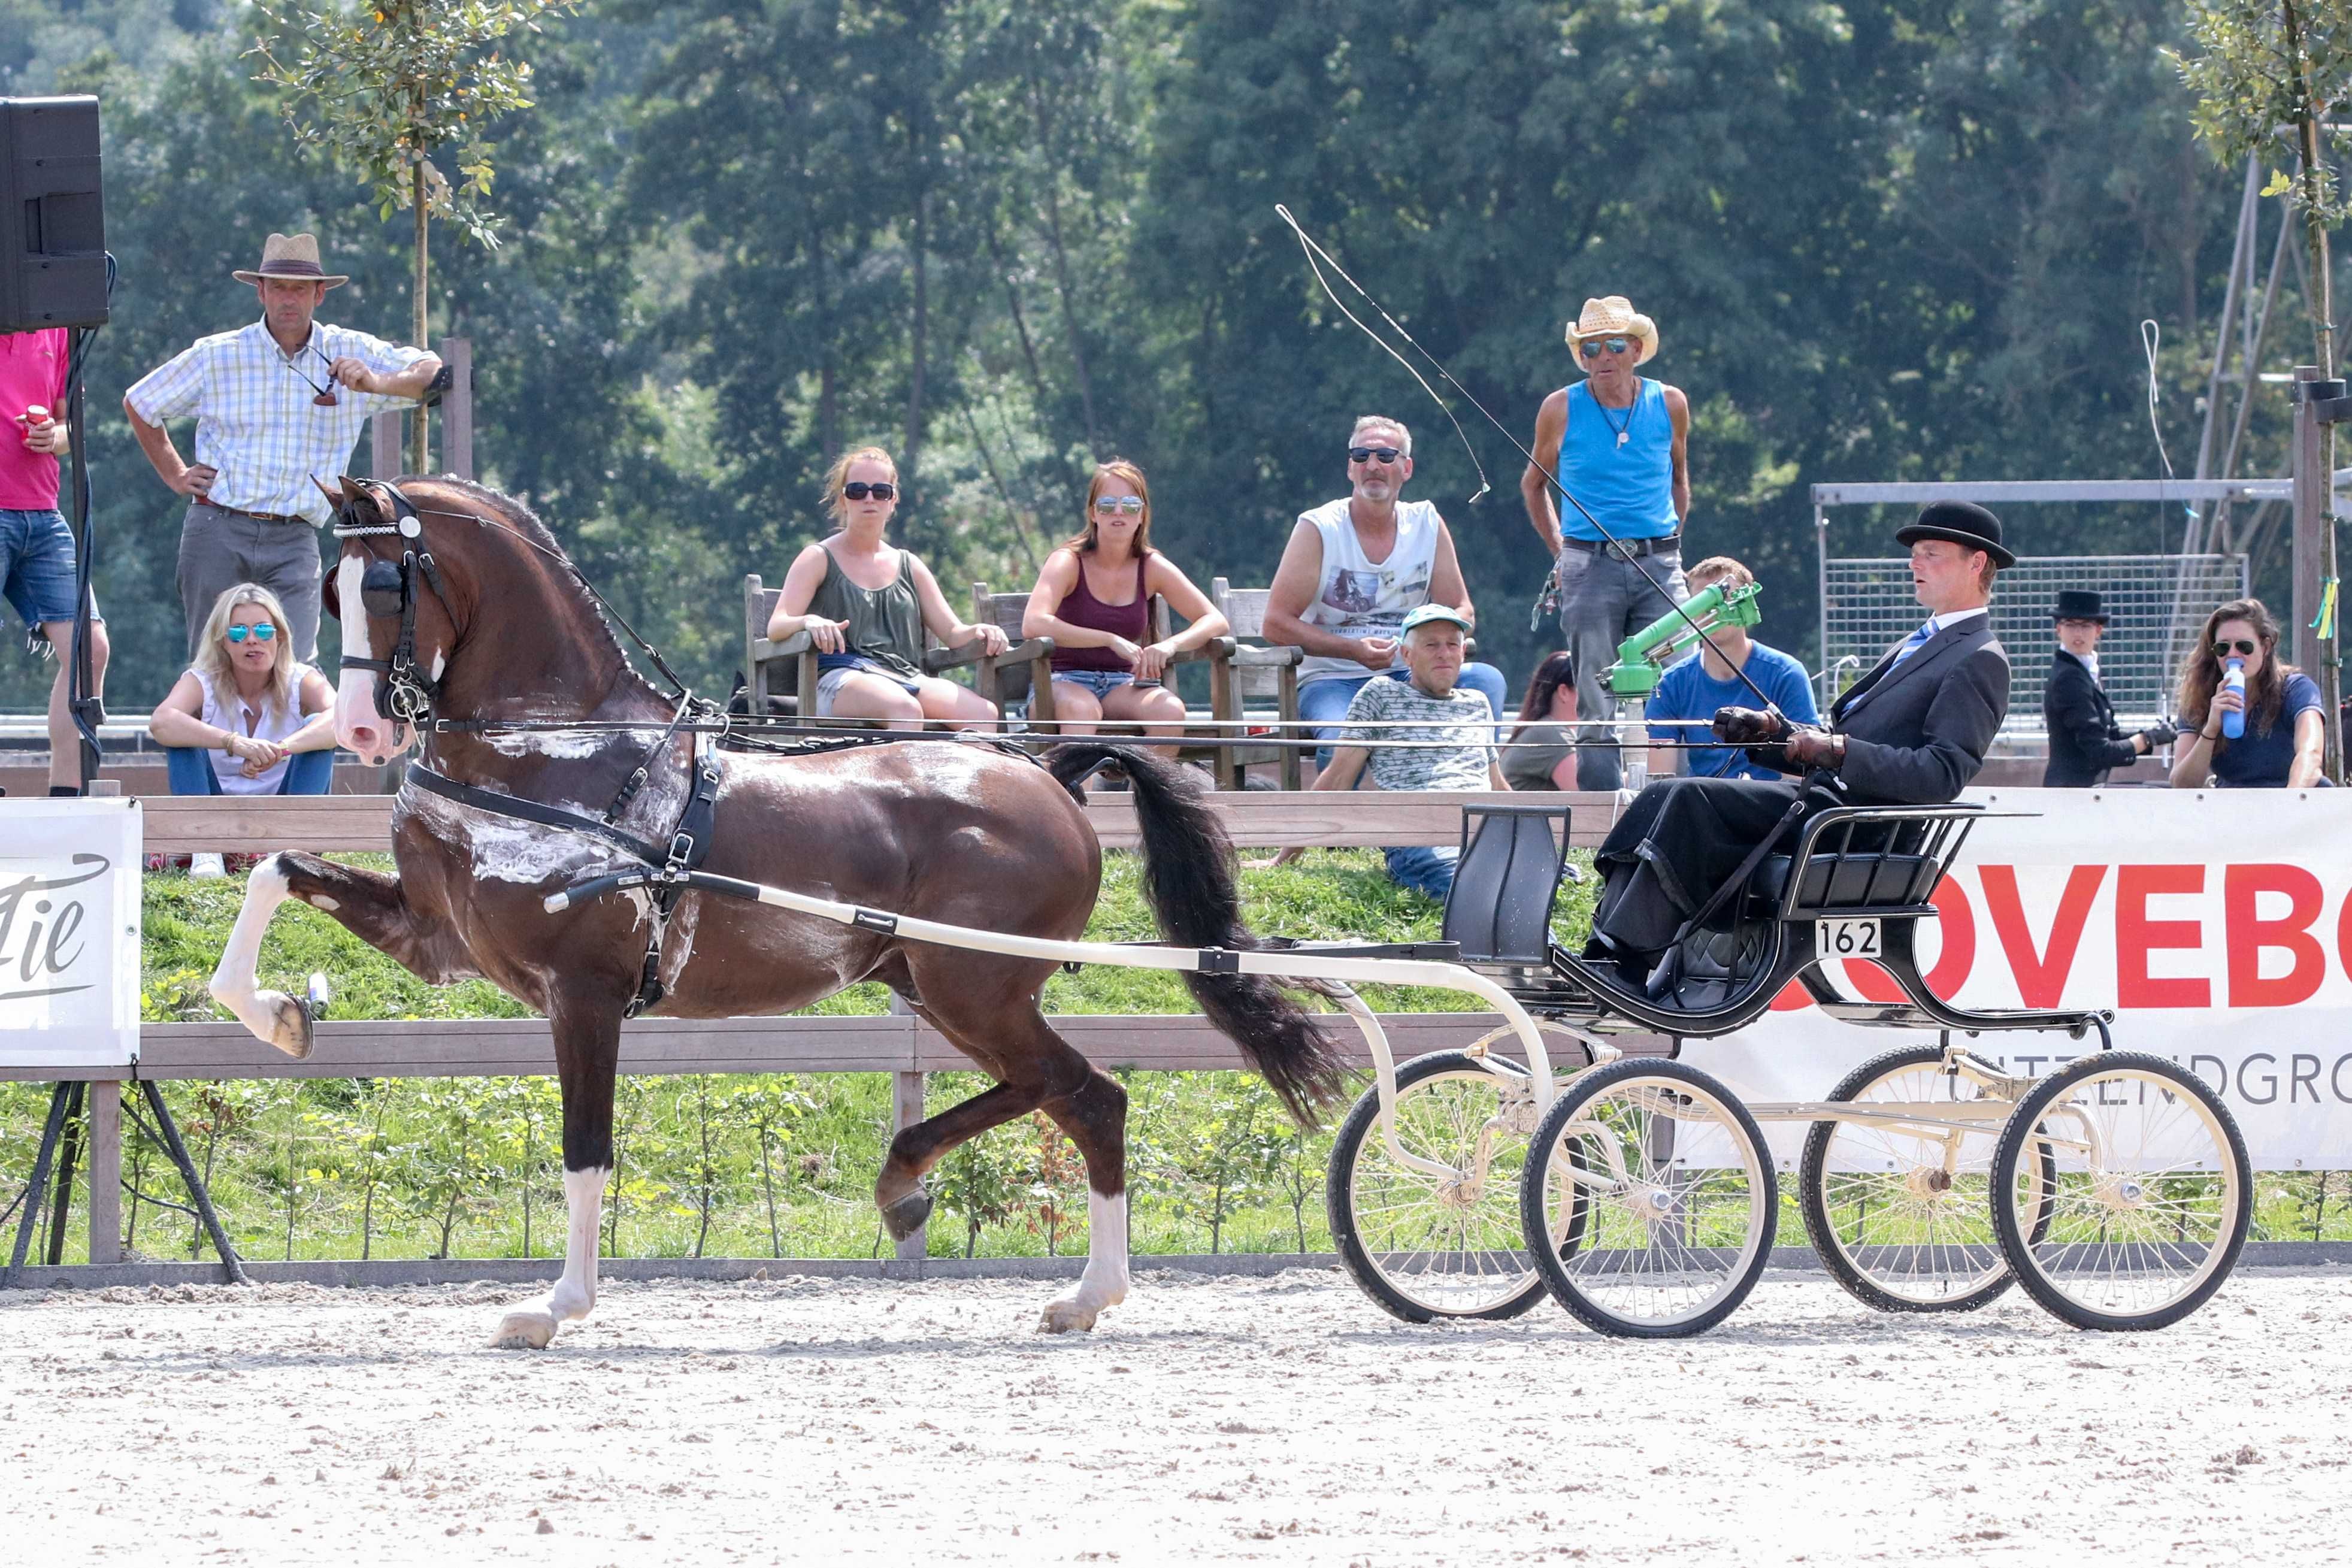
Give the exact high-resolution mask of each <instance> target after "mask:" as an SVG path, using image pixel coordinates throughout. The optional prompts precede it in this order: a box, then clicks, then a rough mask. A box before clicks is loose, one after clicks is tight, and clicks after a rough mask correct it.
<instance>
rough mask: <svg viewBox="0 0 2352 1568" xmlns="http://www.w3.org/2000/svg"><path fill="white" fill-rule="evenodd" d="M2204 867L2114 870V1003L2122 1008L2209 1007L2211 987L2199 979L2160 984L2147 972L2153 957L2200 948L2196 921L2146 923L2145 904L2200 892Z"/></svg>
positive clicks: (2200, 933)
mask: <svg viewBox="0 0 2352 1568" xmlns="http://www.w3.org/2000/svg"><path fill="white" fill-rule="evenodd" d="M2204 890H2205V868H2204V867H2202V866H2118V867H2116V1003H2117V1004H2118V1005H2121V1006H2125V1007H2210V1006H2211V1005H2213V988H2212V986H2211V985H2210V984H2209V983H2207V982H2206V981H2204V980H2202V979H2194V978H2191V979H2178V980H2176V979H2158V978H2157V977H2156V976H2154V975H2151V974H2150V973H2148V972H2147V957H2148V954H2149V953H2151V952H2163V951H2168V950H2172V949H2177V948H2192V949H2193V948H2199V947H2202V946H2203V945H2204V944H2205V942H2204V928H2203V926H2202V925H2201V924H2200V922H2198V921H2158V920H2150V919H2149V918H2148V914H2147V901H2148V900H2150V899H2152V898H2155V897H2157V896H2158V895H2160V894H2164V893H2201V892H2203V891H2204Z"/></svg>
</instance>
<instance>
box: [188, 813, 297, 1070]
mask: <svg viewBox="0 0 2352 1568" xmlns="http://www.w3.org/2000/svg"><path fill="white" fill-rule="evenodd" d="M288 894H289V888H288V884H287V880H286V870H285V868H284V867H282V866H280V865H279V864H278V857H277V856H275V855H272V856H269V857H268V858H265V859H264V860H263V861H262V862H261V863H260V864H259V865H257V866H256V867H254V868H253V875H252V876H250V877H248V878H247V879H246V884H245V906H244V907H243V908H242V909H240V910H237V912H236V925H235V926H233V927H232V928H230V931H229V933H228V945H227V946H226V947H225V948H223V949H222V950H221V956H220V963H219V964H218V966H216V967H215V969H214V970H213V979H212V993H213V998H214V1000H215V1001H217V1002H218V1003H219V1004H220V1005H222V1006H224V1007H226V1008H227V1009H228V1010H229V1011H230V1012H232V1013H234V1014H236V1016H237V1019H238V1021H239V1022H241V1023H242V1024H244V1025H245V1026H246V1027H247V1028H248V1029H251V1030H252V1031H253V1033H254V1037H256V1038H257V1039H262V1040H267V1041H268V1042H269V1043H270V1044H271V1045H273V1046H276V1047H278V1049H279V1050H281V1051H284V1052H285V1053H286V1054H287V1055H288V1056H289V1057H307V1056H309V1055H310V1020H309V1018H307V1017H306V1016H304V1015H303V1012H302V1008H301V1005H299V1003H297V1002H296V1001H295V1000H294V999H293V998H292V997H290V996H288V995H287V994H285V993H283V992H279V991H262V990H259V989H257V985H258V984H259V976H258V973H257V965H258V963H259V961H260V957H261V933H262V932H263V931H266V930H268V927H269V917H270V916H271V915H273V914H275V913H276V912H277V911H278V905H279V904H282V903H284V902H285V901H286V899H287V897H288Z"/></svg>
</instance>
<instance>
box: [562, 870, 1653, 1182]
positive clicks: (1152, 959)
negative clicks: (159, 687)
mask: <svg viewBox="0 0 2352 1568" xmlns="http://www.w3.org/2000/svg"><path fill="white" fill-rule="evenodd" d="M659 879H660V874H659V873H656V872H652V871H625V872H621V873H619V874H618V875H615V876H609V877H597V878H593V879H590V880H588V881H584V882H581V883H578V884H576V885H574V886H572V887H570V888H567V889H563V890H562V892H558V893H551V894H549V895H548V896H547V898H546V899H545V900H543V901H544V903H545V905H546V907H547V910H548V912H549V913H550V914H555V913H559V912H561V911H562V910H566V909H569V908H570V907H571V906H572V904H573V903H575V902H579V901H582V900H587V899H591V898H596V897H600V896H602V895H603V894H605V893H609V892H617V891H620V890H622V889H629V888H642V887H645V886H646V885H647V884H649V883H652V882H656V881H657V880H659ZM681 880H683V881H684V882H685V883H686V884H687V885H688V887H691V888H694V889H698V890H699V891H702V892H706V893H717V894H719V895H721V896H722V897H726V898H735V899H744V900H750V901H752V902H755V903H761V904H766V905H769V906H770V907H772V908H774V909H779V910H792V911H793V913H795V914H803V915H814V916H816V917H817V918H818V919H819V920H827V921H833V922H834V923H835V924H836V925H845V926H855V927H856V928H857V929H858V930H860V931H874V932H876V933H877V934H879V935H883V936H896V937H904V938H906V939H908V940H909V941H912V942H937V943H939V944H940V946H942V947H961V948H969V949H971V950H972V951H974V952H996V953H1003V955H1004V956H1006V957H1008V958H1035V959H1043V960H1045V961H1046V962H1048V963H1107V964H1110V965H1112V966H1113V967H1116V968H1121V969H1165V970H1171V971H1174V972H1176V973H1200V974H1262V975H1265V976H1267V977H1269V978H1272V979H1289V980H1328V981H1336V982H1338V983H1339V984H1340V985H1341V986H1342V987H1343V988H1344V989H1342V990H1341V991H1340V992H1339V994H1338V996H1337V1000H1338V1001H1339V1005H1341V1006H1342V1007H1344V1008H1346V1009H1347V1012H1348V1016H1349V1017H1351V1018H1353V1019H1354V1020H1355V1021H1356V1027H1357V1028H1358V1029H1359V1030H1360V1031H1361V1032H1362V1034H1363V1037H1364V1044H1365V1046H1366V1047H1367V1048H1369V1049H1370V1052H1371V1054H1372V1063H1373V1069H1374V1071H1375V1073H1376V1074H1377V1075H1378V1079H1379V1083H1380V1094H1381V1137H1382V1139H1383V1140H1384V1141H1385V1142H1386V1143H1387V1145H1388V1152H1389V1156H1390V1158H1391V1159H1393V1160H1395V1161H1396V1162H1397V1163H1399V1164H1401V1165H1404V1166H1407V1167H1409V1168H1411V1169H1413V1170H1416V1171H1420V1172H1422V1173H1423V1174H1426V1175H1433V1176H1438V1177H1444V1178H1450V1177H1452V1176H1454V1174H1456V1173H1455V1172H1454V1169H1453V1168H1452V1167H1450V1166H1447V1165H1442V1164H1439V1163H1436V1162H1435V1161H1432V1160H1424V1159H1423V1158H1421V1157H1420V1156H1418V1155H1416V1154H1413V1153H1412V1152H1409V1151H1407V1150H1406V1149H1405V1148H1404V1147H1403V1146H1402V1144H1400V1143H1399V1142H1398V1141H1397V1135H1396V1118H1395V1115H1394V1114H1393V1112H1394V1111H1395V1109H1396V1061H1395V1058H1393V1056H1392V1055H1391V1052H1390V1050H1389V1040H1388V1034H1387V1032H1386V1031H1385V1030H1383V1029H1382V1028H1381V1021H1380V1019H1379V1018H1377V1017H1376V1016H1373V1013H1372V1010H1371V1009H1370V1008H1369V1007H1367V1006H1365V1005H1364V1004H1363V1000H1362V999H1361V998H1360V997H1359V996H1358V995H1357V994H1355V991H1354V990H1353V989H1352V986H1353V984H1356V983H1370V984H1381V985H1430V986H1435V987H1437V988H1438V989H1440V990H1445V991H1466V992H1468V993H1470V994H1472V995H1474V996H1479V997H1483V998H1485V999H1486V1001H1487V1002H1488V1003H1490V1004H1491V1005H1493V1006H1494V1008H1495V1010H1496V1012H1498V1013H1500V1014H1501V1015H1502V1016H1504V1018H1505V1019H1506V1020H1507V1023H1506V1025H1505V1028H1507V1030H1508V1031H1509V1032H1510V1033H1512V1034H1514V1035H1517V1037H1518V1041H1519V1047H1520V1049H1521V1050H1522V1051H1524V1052H1525V1053H1526V1056H1527V1062H1528V1079H1529V1084H1528V1087H1529V1089H1530V1090H1531V1091H1532V1093H1533V1095H1534V1097H1535V1113H1536V1115H1537V1116H1538V1118H1540V1117H1541V1116H1542V1115H1543V1113H1544V1112H1545V1111H1547V1110H1549V1109H1551V1100H1552V1091H1553V1084H1552V1075H1551V1058H1550V1057H1549V1054H1548V1053H1547V1052H1546V1051H1545V1049H1544V1043H1543V1034H1542V1031H1541V1030H1540V1029H1538V1027H1537V1026H1536V1021H1535V1020H1534V1019H1533V1018H1532V1017H1530V1016H1528V1010H1527V1009H1526V1008H1524V1007H1522V1006H1520V1005H1519V1004H1518V1001H1517V998H1515V997H1513V996H1512V994H1510V993H1509V992H1508V991H1506V990H1505V989H1503V987H1502V986H1501V985H1499V984H1496V983H1495V982H1494V981H1492V980H1490V979H1488V978H1487V977H1486V976H1485V975H1483V974H1480V973H1477V972H1476V971H1475V970H1473V969H1469V968H1465V966H1463V965H1462V964H1459V963H1440V962H1437V961H1435V960H1432V959H1417V958H1342V957H1337V956H1332V955H1328V954H1324V953H1318V952H1314V951H1313V950H1311V949H1298V948H1288V949H1283V948H1276V949H1272V950H1267V951H1259V950H1256V949H1250V948H1225V947H1157V946H1152V945H1150V944H1147V943H1135V944H1129V943H1126V942H1057V941H1055V940H1054V939H1052V938H1050V937H1035V936H1014V935H1012V934H1010V933H1008V932H1004V931H981V930H979V929H978V928H976V927H972V926H959V925H948V924H946V923H944V922H943V921H927V920H922V919H919V918H918V917H916V916H914V915H898V914H892V913H890V912H888V911H887V910H870V909H866V908H865V907H863V906H861V905H857V904H845V903H840V902H838V901H836V900H832V899H820V898H816V897H814V895H812V894H808V893H795V892H793V891H792V890H791V889H786V888H772V887H769V886H768V885H767V884H765V883H763V882H748V881H745V880H743V879H740V878H738V877H719V876H714V875H712V874H711V873H709V872H708V871H688V872H686V873H684V874H683V876H682V877H681ZM1368 945H1369V944H1368ZM1555 1027H1558V1026H1555ZM1503 1032H1504V1031H1503V1030H1496V1032H1495V1034H1494V1035H1490V1036H1488V1037H1487V1039H1488V1040H1492V1039H1494V1038H1495V1037H1496V1036H1499V1035H1500V1034H1501V1033H1503ZM1563 1032H1567V1033H1570V1034H1571V1035H1573V1031H1563ZM1574 1037H1575V1038H1577V1039H1578V1040H1579V1041H1580V1043H1582V1044H1583V1045H1584V1046H1585V1047H1586V1049H1587V1050H1588V1051H1593V1052H1596V1053H1606V1052H1608V1050H1609V1047H1606V1046H1605V1045H1601V1043H1600V1042H1597V1041H1589V1040H1585V1039H1584V1037H1582V1036H1580V1035H1576V1036H1574ZM1479 1044H1480V1047H1484V1046H1485V1045H1486V1041H1484V1040H1482V1041H1481V1042H1480V1043H1479Z"/></svg>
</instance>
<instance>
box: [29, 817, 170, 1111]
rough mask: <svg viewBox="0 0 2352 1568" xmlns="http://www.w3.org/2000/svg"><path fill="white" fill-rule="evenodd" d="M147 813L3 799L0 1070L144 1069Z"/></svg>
mask: <svg viewBox="0 0 2352 1568" xmlns="http://www.w3.org/2000/svg"><path fill="white" fill-rule="evenodd" d="M140 848H141V831H140V820H139V803H138V802H137V801H135V800H126V799H119V798H118V799H93V800H65V799H59V800H21V801H20V800H0V1067H10V1068H25V1067H38V1068H107V1067H129V1066H131V1065H132V1064H133V1063H135V1062H137V1061H138V1059H139V869H140Z"/></svg>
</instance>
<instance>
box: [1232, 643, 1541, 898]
mask: <svg viewBox="0 0 2352 1568" xmlns="http://www.w3.org/2000/svg"><path fill="white" fill-rule="evenodd" d="M1469 633H1470V620H1469V617H1468V616H1465V615H1464V614H1463V613H1462V612H1461V611H1459V610H1457V609H1455V608H1454V607H1453V606H1452V605H1436V604H1431V605H1422V606H1421V607H1420V608H1419V609H1417V610H1414V611H1412V613H1411V614H1409V615H1407V616H1405V618H1404V626H1403V627H1402V637H1401V638H1400V644H1401V651H1402V657H1403V658H1404V664H1405V671H1406V676H1407V679H1403V680H1370V681H1366V682H1365V683H1364V685H1363V687H1362V688H1361V689H1360V690H1358V691H1357V693H1356V697H1355V700H1354V701H1353V702H1351V703H1349V706H1348V724H1349V728H1348V729H1346V730H1343V731H1340V732H1339V740H1338V744H1337V747H1336V749H1335V750H1334V751H1333V752H1332V753H1331V765H1330V766H1329V767H1327V768H1325V769H1324V770H1323V771H1322V772H1321V773H1318V774H1317V775H1316V776H1315V787H1316V788H1317V789H1335V790H1348V789H1354V788H1355V787H1356V784H1357V781H1358V780H1359V779H1360V778H1361V777H1362V776H1363V773H1364V770H1365V768H1366V766H1367V765H1368V764H1369V765H1370V769H1371V775H1372V786H1373V787H1374V788H1376V789H1394V790H1508V789H1509V788H1510V787H1511V786H1510V784H1508V783H1507V782H1506V781H1505V779H1504V777H1503V770H1502V767H1501V766H1500V764H1498V763H1496V760H1495V748H1494V745H1493V742H1494V738H1495V710H1493V709H1492V708H1489V707H1488V706H1487V705H1486V697H1485V695H1484V694H1482V693H1480V692H1476V691H1473V690H1471V689H1468V688H1467V687H1463V686H1457V685H1455V684H1454V682H1455V681H1456V680H1458V679H1460V678H1461V675H1462V665H1463V660H1464V658H1465V638H1467V637H1468V636H1469ZM1390 726H1393V728H1391V727H1390ZM1376 742H1413V743H1412V744H1409V745H1379V744H1376ZM1381 854H1382V855H1384V856H1386V857H1387V858H1388V870H1389V877H1390V879H1391V880H1393V881H1394V882H1396V883H1397V884H1398V885H1399V886H1400V887H1405V888H1412V889H1415V890H1417V891H1419V892H1423V893H1426V894H1428V895H1429V896H1430V897H1431V898H1433V899H1436V900H1441V901H1443V900H1444V898H1445V895H1446V894H1447V893H1448V892H1450V891H1452V890H1453V888H1454V862H1455V861H1456V860H1457V859H1459V858H1461V854H1462V851H1461V848H1460V847H1459V846H1458V845H1453V844H1447V845H1443V846H1439V847H1429V846H1427V845H1420V844H1411V845H1399V846H1395V847H1390V848H1386V849H1383V850H1381ZM1297 858H1298V851H1297V849H1286V850H1284V851H1283V852H1282V853H1281V854H1280V855H1278V856H1276V858H1274V859H1273V860H1271V861H1269V862H1265V864H1268V865H1275V866H1280V865H1284V864H1286V863H1287V862H1289V861H1292V860H1295V859H1297Z"/></svg>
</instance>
